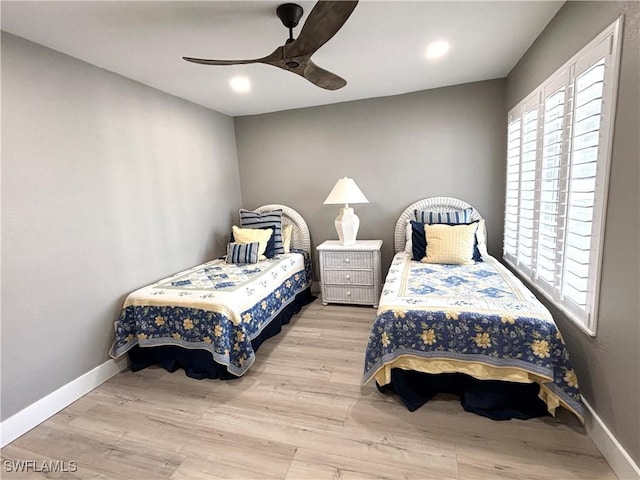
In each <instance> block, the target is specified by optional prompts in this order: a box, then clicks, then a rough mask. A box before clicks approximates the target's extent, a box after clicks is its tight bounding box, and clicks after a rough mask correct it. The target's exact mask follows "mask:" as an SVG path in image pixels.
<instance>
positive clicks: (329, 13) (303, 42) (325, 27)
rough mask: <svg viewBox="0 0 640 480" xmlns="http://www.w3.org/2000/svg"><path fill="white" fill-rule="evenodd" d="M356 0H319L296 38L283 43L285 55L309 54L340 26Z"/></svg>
mask: <svg viewBox="0 0 640 480" xmlns="http://www.w3.org/2000/svg"><path fill="white" fill-rule="evenodd" d="M357 4H358V2H357V1H322V0H321V1H319V2H318V3H316V5H315V6H314V7H313V9H312V10H311V12H310V13H309V16H308V17H307V19H306V20H305V22H304V25H303V27H302V30H301V31H300V35H298V38H297V39H296V40H295V41H293V42H291V43H289V44H287V45H285V54H286V56H287V57H298V56H302V55H309V56H311V55H312V54H313V53H314V52H315V51H316V50H318V49H319V48H320V47H321V46H322V45H324V44H325V43H327V42H328V41H329V40H330V39H331V38H332V37H333V36H334V35H335V34H336V33H337V32H338V30H340V28H342V26H343V25H344V23H345V22H346V21H347V19H348V18H349V16H350V15H351V13H352V12H353V10H354V9H355V8H356V5H357Z"/></svg>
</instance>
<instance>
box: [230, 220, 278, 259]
mask: <svg viewBox="0 0 640 480" xmlns="http://www.w3.org/2000/svg"><path fill="white" fill-rule="evenodd" d="M231 229H232V230H233V241H234V242H235V243H252V242H258V243H259V244H260V246H259V247H258V255H259V256H262V255H264V252H265V250H266V249H267V242H268V241H269V238H271V234H272V233H273V229H271V228H268V229H265V230H262V229H260V228H239V227H236V226H235V225H234V226H233V227H231Z"/></svg>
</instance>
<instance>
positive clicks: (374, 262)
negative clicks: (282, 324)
mask: <svg viewBox="0 0 640 480" xmlns="http://www.w3.org/2000/svg"><path fill="white" fill-rule="evenodd" d="M381 248H382V240H358V241H357V242H356V244H355V245H342V244H341V243H340V242H339V241H338V240H327V241H326V242H323V243H322V244H321V245H319V246H318V247H316V249H317V250H318V256H319V257H320V280H321V283H322V304H323V305H327V304H328V303H352V304H358V305H371V306H373V307H374V308H377V307H378V300H379V299H380V290H381V288H382V266H381V264H382V261H381V253H380V250H381Z"/></svg>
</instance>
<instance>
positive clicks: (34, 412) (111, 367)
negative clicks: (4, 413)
mask: <svg viewBox="0 0 640 480" xmlns="http://www.w3.org/2000/svg"><path fill="white" fill-rule="evenodd" d="M126 368H127V356H126V355H124V356H122V357H120V358H119V359H118V360H107V361H106V362H104V363H103V364H102V365H98V366H97V367H96V368H94V369H93V370H91V371H89V372H87V373H85V374H84V375H82V376H81V377H78V378H76V379H75V380H73V381H71V382H69V383H67V384H66V385H64V386H62V387H60V388H59V389H58V390H56V391H55V392H52V393H50V394H49V395H47V396H46V397H44V398H42V399H40V400H38V401H37V402H35V403H32V404H31V405H29V406H28V407H27V408H25V409H24V410H20V411H19V412H18V413H16V414H15V415H13V416H11V417H9V418H7V419H6V420H4V421H3V422H2V423H1V424H0V447H4V446H5V445H7V444H9V443H11V442H13V441H14V440H15V439H16V438H18V437H20V436H22V435H24V434H25V433H27V432H28V431H29V430H31V429H32V428H34V427H36V426H38V425H39V424H41V423H42V422H44V421H45V420H46V419H47V418H49V417H51V416H53V415H55V414H56V413H58V412H59V411H60V410H62V409H63V408H65V407H67V406H69V405H71V404H72V403H73V402H75V401H76V400H78V399H79V398H80V397H82V396H83V395H86V394H87V393H89V392H90V391H91V390H93V389H94V388H96V387H98V386H99V385H101V384H103V383H104V382H106V381H107V380H109V379H110V378H111V377H113V376H115V375H117V374H118V373H120V372H121V371H122V370H124V369H126Z"/></svg>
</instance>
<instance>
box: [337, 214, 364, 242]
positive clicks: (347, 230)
mask: <svg viewBox="0 0 640 480" xmlns="http://www.w3.org/2000/svg"><path fill="white" fill-rule="evenodd" d="M335 226H336V231H337V232H338V239H339V240H340V243H341V244H342V245H355V244H356V236H357V235H358V228H360V219H359V218H358V216H357V215H356V214H355V212H354V211H353V208H351V207H345V208H341V209H340V213H339V214H338V216H337V217H336V221H335Z"/></svg>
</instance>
